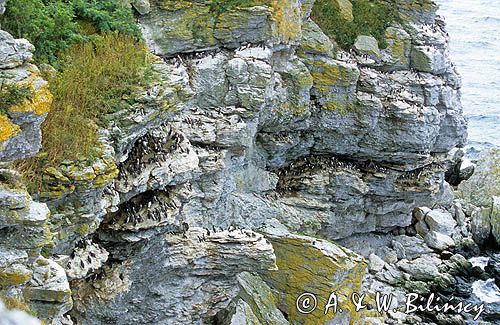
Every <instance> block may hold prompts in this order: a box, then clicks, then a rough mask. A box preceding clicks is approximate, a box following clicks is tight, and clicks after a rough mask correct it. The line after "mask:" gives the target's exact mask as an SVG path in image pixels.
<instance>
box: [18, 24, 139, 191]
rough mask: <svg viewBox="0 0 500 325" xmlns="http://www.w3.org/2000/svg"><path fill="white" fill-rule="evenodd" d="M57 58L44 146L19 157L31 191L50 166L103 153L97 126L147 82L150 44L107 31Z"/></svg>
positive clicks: (43, 140) (127, 103)
mask: <svg viewBox="0 0 500 325" xmlns="http://www.w3.org/2000/svg"><path fill="white" fill-rule="evenodd" d="M57 63H58V66H59V67H60V71H58V72H56V73H55V74H52V75H51V76H48V77H47V79H49V80H48V81H49V85H50V90H51V92H52V94H53V95H54V101H53V104H52V107H51V111H50V112H49V113H48V116H47V119H46V120H45V122H44V123H43V125H42V149H41V151H40V153H39V154H38V155H37V156H35V157H32V158H29V159H26V160H24V161H22V162H19V163H17V167H18V169H19V170H20V171H21V173H22V174H23V175H24V178H25V181H26V182H27V184H28V188H29V189H30V191H31V192H38V191H40V190H41V189H42V188H41V186H42V178H41V176H42V174H43V171H44V170H45V169H46V168H47V167H55V166H57V165H58V164H59V163H61V162H62V161H65V160H69V161H73V160H86V159H92V157H96V156H97V155H98V154H99V149H98V142H97V140H98V139H97V130H98V128H99V127H105V123H104V122H102V121H104V120H105V115H106V114H108V113H112V112H116V111H118V110H121V109H126V108H127V107H129V106H130V101H131V100H132V101H133V97H134V94H135V93H136V91H137V90H138V89H139V88H140V87H141V85H143V84H144V83H145V78H144V74H145V73H146V71H147V67H148V63H147V48H146V46H145V44H144V43H143V42H142V41H137V40H136V39H135V38H134V37H132V36H126V35H123V34H119V33H117V32H109V33H104V34H102V36H95V37H94V38H93V41H92V42H85V43H76V44H74V45H72V46H71V47H70V48H69V49H67V50H65V51H63V52H62V53H61V55H60V58H59V60H58V62H57Z"/></svg>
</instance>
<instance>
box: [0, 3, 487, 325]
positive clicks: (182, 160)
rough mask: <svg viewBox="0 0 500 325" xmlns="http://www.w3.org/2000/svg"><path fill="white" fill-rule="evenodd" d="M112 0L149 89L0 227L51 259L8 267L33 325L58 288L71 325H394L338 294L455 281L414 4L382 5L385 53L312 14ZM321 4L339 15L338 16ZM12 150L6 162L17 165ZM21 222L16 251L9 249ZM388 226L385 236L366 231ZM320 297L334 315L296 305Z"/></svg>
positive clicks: (436, 27) (421, 9) (437, 42)
mask: <svg viewBox="0 0 500 325" xmlns="http://www.w3.org/2000/svg"><path fill="white" fill-rule="evenodd" d="M130 3H131V5H132V7H133V8H134V10H136V11H137V13H138V22H139V24H140V27H141V29H142V32H143V37H144V39H145V40H146V42H147V43H148V45H149V46H150V49H151V51H152V52H153V53H154V54H155V55H153V54H152V55H151V58H150V63H151V66H152V70H153V73H154V75H155V77H156V78H153V79H154V81H153V82H152V84H150V85H148V86H145V87H143V89H141V94H140V95H139V96H137V98H136V100H135V102H134V103H132V104H130V103H129V107H127V109H126V110H122V111H118V112H115V113H113V114H112V115H111V116H109V118H108V119H107V120H109V121H110V122H109V125H108V127H107V128H106V129H105V130H101V131H100V134H99V136H100V145H101V146H102V149H103V150H102V152H103V154H102V155H101V157H98V158H97V159H96V160H95V161H93V162H92V163H89V162H88V161H87V160H82V161H73V162H65V163H63V164H61V166H59V167H57V168H51V169H49V170H46V171H45V175H44V182H45V184H44V185H46V186H45V187H44V188H46V189H47V190H46V191H44V192H43V193H37V199H39V200H40V201H42V202H43V203H42V204H40V203H35V202H32V201H31V199H29V198H28V197H27V195H26V194H22V195H21V197H22V200H24V201H28V202H29V204H27V203H26V202H25V203H24V204H25V206H23V207H22V208H21V209H20V210H22V209H24V210H22V211H31V212H30V213H31V214H30V213H28V214H26V215H25V216H23V218H24V219H28V220H31V219H34V220H31V221H30V222H31V223H25V222H24V221H22V220H24V219H18V218H17V219H16V218H14V219H6V220H7V221H5V222H11V223H12V225H9V227H10V226H12V227H15V229H16V231H18V235H16V236H14V237H7V236H6V237H5V238H7V239H8V238H11V241H10V242H8V246H9V249H13V248H15V249H28V248H29V249H33V250H35V247H36V250H39V249H40V248H41V247H42V246H45V247H46V250H47V253H48V255H52V256H54V257H53V258H52V259H42V258H38V259H35V261H41V262H38V263H41V264H37V266H36V267H35V268H33V267H32V266H30V265H31V264H29V263H32V262H33V261H32V260H30V259H28V258H27V257H26V258H24V259H22V260H18V258H19V255H20V254H25V253H24V252H18V251H16V252H12V253H9V255H8V256H10V257H9V258H11V259H12V261H11V262H10V264H9V269H8V270H12V272H11V271H9V272H11V273H13V272H17V273H19V274H22V276H21V278H19V277H17V278H16V279H17V281H18V283H14V284H12V286H14V287H15V288H23V289H24V287H23V286H24V285H26V288H27V291H26V292H27V293H29V295H28V297H30V298H31V299H32V300H33V301H36V302H33V301H31V300H30V302H32V303H33V304H34V305H35V306H39V308H38V309H37V310H40V315H41V316H44V318H46V319H49V320H51V321H53V322H54V323H57V322H59V321H61V322H62V318H60V317H59V316H60V315H61V314H63V313H65V312H66V311H68V310H69V309H70V308H71V305H70V299H69V292H70V291H69V286H68V285H67V279H69V280H70V281H71V282H70V286H71V294H72V299H73V301H74V308H72V309H71V311H70V312H69V313H68V315H71V319H73V321H75V322H76V323H78V324H96V323H106V322H108V323H116V324H130V323H145V324H146V323H159V324H204V323H213V322H216V323H220V324H241V323H246V324H318V323H327V322H330V323H335V324H349V323H357V322H362V320H363V321H364V320H370V321H371V322H373V323H375V324H378V323H383V322H384V318H387V317H392V318H398V317H399V316H400V314H394V315H392V314H389V315H379V314H376V315H375V314H373V313H370V312H366V313H357V312H355V311H354V307H353V305H352V303H350V300H349V296H350V295H351V294H352V293H353V292H358V291H359V292H361V291H363V290H365V289H364V288H368V290H367V291H368V293H367V294H368V295H369V296H370V297H372V296H373V294H374V292H375V291H377V290H379V289H380V288H385V289H384V290H386V291H390V290H394V291H395V292H396V293H397V294H398V295H399V296H401V295H403V294H404V292H405V290H409V291H412V290H413V291H415V290H417V291H419V292H422V293H428V292H429V291H430V290H431V289H432V288H434V287H437V288H446V287H447V286H450V285H451V284H452V283H453V281H455V278H454V274H455V273H457V274H458V271H457V272H455V271H449V270H456V269H457V268H460V270H462V269H465V268H468V266H464V265H465V264H466V263H465V262H463V257H461V255H460V256H459V255H458V254H455V255H453V256H454V257H453V259H452V258H449V262H448V260H447V261H446V262H443V260H441V259H440V256H441V255H440V254H446V253H445V252H446V251H447V250H448V249H451V248H453V247H462V246H464V245H465V244H464V242H467V240H468V239H470V238H471V236H473V233H474V231H473V230H471V229H472V228H473V229H476V228H477V227H476V226H474V227H476V228H474V227H472V226H471V224H472V225H473V224H474V222H475V223H476V224H478V222H477V221H473V220H475V219H474V218H472V219H471V216H470V215H471V213H469V211H468V210H467V209H466V207H463V206H461V204H462V203H460V202H457V201H455V202H454V201H453V193H452V188H451V187H450V185H448V183H446V182H445V173H446V170H447V169H448V168H447V167H448V165H449V160H450V158H449V156H448V155H447V153H448V151H449V150H450V149H452V148H454V147H456V146H462V145H463V144H464V142H465V139H466V121H465V119H464V117H463V115H462V109H461V104H460V78H459V77H458V75H457V73H456V72H455V70H454V67H453V66H452V64H451V62H450V60H449V58H448V53H447V51H448V50H447V36H446V33H445V31H444V27H443V22H442V21H441V20H440V19H439V18H438V17H436V15H435V10H436V8H435V6H434V5H433V3H432V2H431V1H427V0H426V1H420V2H419V3H423V4H422V5H421V6H420V5H417V4H414V2H413V1H406V0H404V1H403V0H402V1H398V10H399V14H400V16H401V18H403V19H405V20H406V21H407V22H408V23H407V24H404V26H403V25H401V24H396V23H394V24H393V25H392V26H390V27H389V28H387V30H386V32H385V38H386V42H387V47H386V48H380V47H379V46H378V44H377V42H376V40H375V39H374V38H373V37H370V36H368V35H360V36H359V37H358V39H357V41H356V44H355V48H354V50H352V51H346V50H343V49H341V48H340V47H339V46H338V45H337V44H336V43H335V40H333V39H330V38H329V37H328V36H327V35H326V34H325V33H324V32H323V31H322V30H321V28H320V27H319V26H318V24H316V23H315V22H314V21H313V20H312V19H311V18H310V12H311V8H312V6H313V4H314V1H306V0H302V1H299V0H279V1H274V0H273V1H271V0H262V1H261V0H259V1H248V2H245V4H239V2H238V4H235V3H236V2H227V4H226V2H219V1H216V2H212V3H209V2H207V1H201V0H195V1H184V0H182V1H179V0H175V1H174V0H162V1H147V0H134V1H130ZM335 3H336V4H338V7H339V10H342V12H343V15H344V16H345V17H346V18H348V19H350V17H351V16H352V12H350V11H351V7H350V2H349V1H347V0H342V1H335ZM349 13H350V15H349ZM11 42H16V41H13V40H11ZM17 42H18V41H17ZM19 44H20V45H19V46H21V45H22V44H25V43H23V42H22V41H21V42H20V43H19ZM8 51H10V48H9V50H5V51H3V50H2V51H0V53H3V52H5V53H7V54H8V55H6V56H5V59H4V61H5V62H6V63H5V65H6V69H13V70H15V69H22V68H23V67H26V66H30V64H29V63H26V62H25V63H22V65H21V66H18V67H17V68H14V67H8V64H12V63H9V62H17V61H16V60H19V59H16V55H17V57H22V55H21V54H19V53H18V54H16V53H17V52H16V53H14V54H9V53H10V52H8ZM21 53H23V52H21ZM0 58H2V57H1V56H0ZM25 60H28V59H27V58H26V59H25ZM0 62H1V60H0ZM23 62H24V61H23ZM33 69H34V68H33ZM33 71H36V69H34V70H33ZM40 87H41V88H37V89H43V86H40ZM47 96H48V95H47ZM47 98H49V97H47ZM33 101H34V99H31V101H30V103H31V104H32V105H34V104H33V103H34V102H33ZM49 102H50V101H49V100H47V101H46V102H45V103H47V104H49ZM25 104H28V102H26V103H25ZM14 111H16V112H19V111H20V110H14ZM33 112H35V113H36V112H37V110H36V109H35V110H34V111H30V114H32V113H33ZM12 114H13V113H12ZM35 115H36V114H35ZM15 116H17V115H12V116H11V115H8V116H7V118H8V120H9V121H11V122H12V123H14V124H15V123H17V122H16V121H17V120H15V119H14V117H15ZM36 116H43V114H41V115H36ZM37 121H39V122H40V123H41V120H37ZM33 123H35V122H33ZM18 124H19V127H20V129H21V130H22V128H23V125H22V123H18ZM35 124H36V123H35ZM38 125H39V124H38ZM30 130H32V133H31V134H29V133H23V132H20V133H18V135H17V136H19V137H21V138H20V139H21V140H22V139H23V138H22V137H23V136H25V135H26V134H28V135H30V136H31V137H32V139H33V141H32V142H31V143H32V144H35V146H33V147H27V148H28V149H23V150H25V152H26V155H28V154H33V153H34V152H35V151H36V150H37V149H38V147H36V143H39V138H37V137H36V136H37V135H39V133H36V132H38V129H37V128H36V127H34V128H30ZM17 136H16V137H17ZM14 139H15V137H12V140H7V141H6V142H5V147H4V149H3V150H0V155H2V154H3V155H4V156H5V158H3V159H4V160H12V159H14V158H15V159H19V158H22V157H24V156H19V155H18V156H16V157H13V152H14V151H13V150H14V149H13V148H15V147H16V146H18V145H19V144H20V143H21V142H15V141H14ZM21 140H19V141H21ZM8 141H11V142H8ZM22 141H24V140H22ZM37 141H38V142H37ZM23 148H24V147H23ZM2 157H3V156H2ZM11 158H12V159H11ZM9 193H10V194H9ZM9 193H6V194H5V196H6V200H3V199H0V202H4V201H6V202H10V201H8V200H7V196H9V195H11V196H14V194H13V193H12V192H9ZM16 202H17V201H16ZM495 202H496V201H495ZM45 204H46V205H45ZM1 206H3V205H0V207H1ZM436 206H438V207H436ZM47 207H48V208H49V209H50V213H51V215H50V217H48V214H45V215H43V213H41V212H48V211H47ZM424 207H429V208H424ZM430 207H436V208H435V209H434V208H432V209H431V208H430ZM37 208H38V210H39V212H37V210H36V209H37ZM416 208H418V209H417V210H415V209H416ZM7 209H8V210H13V209H14V208H11V207H10V206H8V205H7ZM453 209H455V210H453ZM40 211H41V212H40ZM450 211H453V213H451V212H450ZM455 211H456V213H455ZM466 212H467V213H466ZM9 213H11V212H9ZM476 219H477V218H476ZM477 220H479V219H477ZM481 220H482V219H481ZM488 220H491V217H489V219H488ZM0 222H3V221H2V219H0ZM23 222H24V223H23ZM33 223H38V224H37V227H34V226H33ZM19 224H21V226H19ZM26 227H31V228H29V229H30V230H36V231H37V232H35V233H38V235H36V236H35V235H33V236H31V237H30V236H27V237H26V239H25V240H28V239H29V240H32V242H30V245H32V246H34V247H32V246H29V247H24V246H23V247H17V246H15V245H16V242H17V245H20V241H19V238H20V237H22V234H25V233H27V232H26V231H25V230H24V229H25V228H26ZM41 229H43V231H42V230H41ZM23 231H24V232H23ZM389 231H394V232H401V234H399V233H398V234H397V235H395V234H386V235H376V234H373V232H384V233H385V232H389ZM471 231H472V232H471ZM31 233H32V232H30V234H31ZM15 234H17V233H15ZM319 238H322V239H319ZM1 240H4V239H3V238H2V239H1ZM334 240H339V243H340V244H341V245H343V246H345V247H347V248H345V247H342V246H340V245H338V244H336V243H334V242H333V241H334ZM6 244H7V242H6ZM36 252H37V254H35V255H36V256H38V254H39V251H36ZM355 252H356V253H355ZM358 254H359V255H358ZM25 255H29V254H27V253H26V254H25ZM23 256H24V255H23ZM29 256H32V255H29ZM361 256H364V257H365V258H366V260H368V261H369V264H368V266H367V262H366V260H365V259H364V258H363V257H361ZM54 261H55V262H57V263H58V264H56V263H55V262H54ZM28 262H29V263H28ZM458 264H460V265H461V266H460V267H458V266H457V265H458ZM367 271H369V274H368V275H366V274H367ZM448 271H449V272H448ZM43 272H46V273H48V274H50V275H52V276H53V277H49V278H48V279H46V280H47V281H45V282H44V281H42V282H41V283H38V282H37V281H38V280H39V279H40V276H39V275H40V274H43ZM454 272H455V273H454ZM452 273H453V274H452ZM19 281H21V282H19ZM29 281H31V282H33V281H34V282H35V283H36V288H32V289H28V287H29V286H27V283H28V282H29ZM31 282H30V283H31ZM393 286H394V288H393ZM398 286H399V287H401V288H398ZM433 286H434V287H433ZM332 290H336V291H338V294H339V299H340V304H341V305H342V306H343V308H345V311H346V312H345V313H342V314H327V315H325V314H324V310H320V309H318V310H317V311H315V312H313V313H312V314H309V315H304V314H300V313H298V311H297V309H296V308H295V307H296V305H295V300H296V299H297V297H298V296H299V295H300V294H301V293H302V292H307V291H310V292H312V293H314V294H316V295H317V296H318V299H319V301H318V302H319V303H320V305H323V306H324V305H325V303H326V301H327V300H328V298H329V294H330V293H331V291H332ZM40 301H41V302H42V303H45V302H51V303H52V305H51V306H52V307H53V308H55V309H58V313H51V311H49V310H48V309H43V308H44V307H43V305H40V304H39V302H40ZM47 308H48V306H47ZM377 317H380V319H377ZM405 317H406V316H405ZM65 319H66V318H65ZM407 319H408V322H410V321H411V320H412V319H413V321H414V322H418V321H419V318H418V317H417V318H411V316H408V317H407ZM421 320H422V319H420V321H421ZM65 321H66V320H65Z"/></svg>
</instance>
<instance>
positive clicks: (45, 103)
mask: <svg viewBox="0 0 500 325" xmlns="http://www.w3.org/2000/svg"><path fill="white" fill-rule="evenodd" d="M30 72H31V75H30V76H29V78H28V79H27V80H24V81H22V82H20V83H19V86H21V87H28V88H30V89H31V90H32V91H33V96H31V97H30V98H27V99H25V100H24V101H23V102H22V103H20V104H18V105H14V106H12V107H10V108H9V111H12V112H30V113H35V114H37V115H41V114H44V113H47V112H48V111H49V110H50V106H51V105H52V100H53V96H52V94H51V92H50V91H49V88H48V85H47V83H46V82H45V81H44V80H43V79H41V77H40V72H39V71H38V70H37V69H34V68H32V69H30Z"/></svg>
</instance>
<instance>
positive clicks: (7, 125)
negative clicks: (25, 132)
mask: <svg viewBox="0 0 500 325" xmlns="http://www.w3.org/2000/svg"><path fill="white" fill-rule="evenodd" d="M19 132H21V128H20V127H19V125H16V124H14V123H12V122H11V120H9V118H8V117H7V116H5V115H0V148H1V147H2V143H3V142H4V141H5V140H7V139H9V138H12V137H14V136H16V135H17V134H19Z"/></svg>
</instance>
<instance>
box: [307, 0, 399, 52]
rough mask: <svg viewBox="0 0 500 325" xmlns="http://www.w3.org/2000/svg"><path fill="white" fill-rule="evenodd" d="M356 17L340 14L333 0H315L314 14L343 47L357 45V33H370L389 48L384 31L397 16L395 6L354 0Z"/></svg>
mask: <svg viewBox="0 0 500 325" xmlns="http://www.w3.org/2000/svg"><path fill="white" fill-rule="evenodd" d="M351 3H352V14H353V17H354V20H353V21H352V22H348V21H346V20H345V19H343V18H342V17H341V15H340V12H339V9H338V8H337V6H336V5H335V3H334V1H333V0H316V2H315V4H314V7H313V10H312V13H311V17H312V19H313V20H314V21H315V22H316V23H317V24H318V25H319V26H320V27H321V29H322V30H323V31H324V32H325V33H326V34H327V35H328V36H329V37H330V38H332V39H334V40H335V41H336V42H337V43H338V44H339V45H340V46H341V47H342V48H349V47H351V46H352V45H354V42H355V41H356V37H358V35H371V36H373V37H375V38H376V39H377V40H378V43H379V47H380V48H385V47H387V43H386V41H385V37H384V35H385V30H386V28H387V27H389V26H390V25H391V24H392V22H394V21H395V20H396V19H397V12H396V9H395V6H393V5H391V4H390V1H384V0H351Z"/></svg>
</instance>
